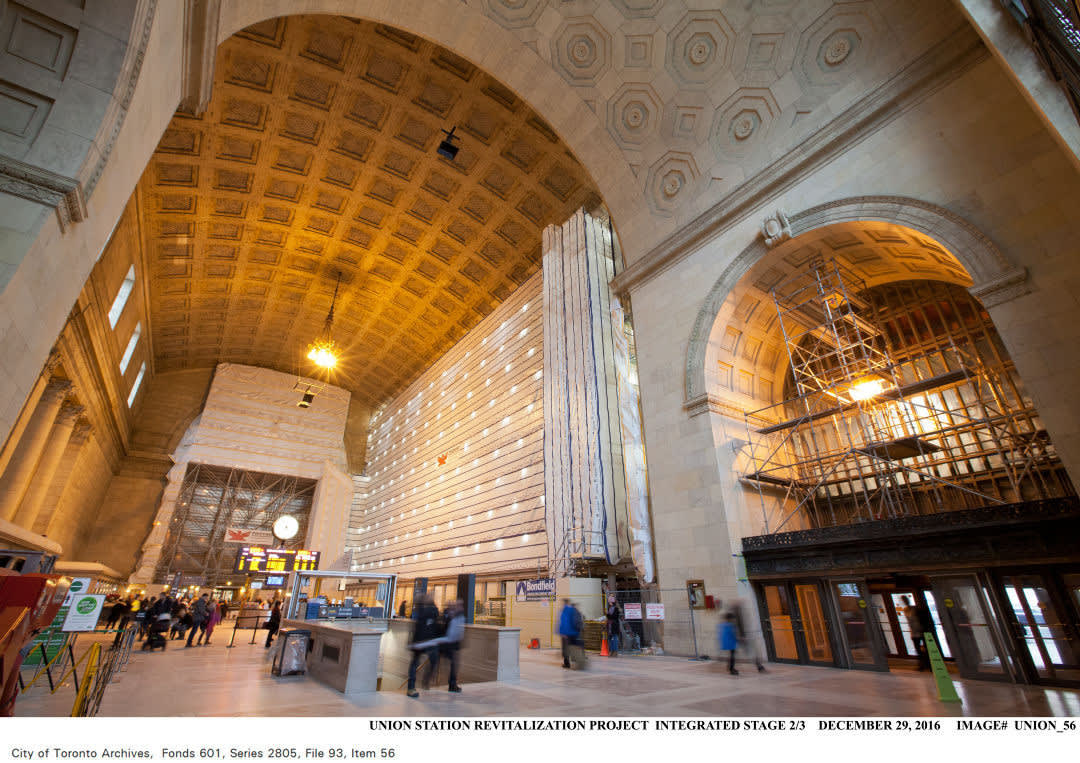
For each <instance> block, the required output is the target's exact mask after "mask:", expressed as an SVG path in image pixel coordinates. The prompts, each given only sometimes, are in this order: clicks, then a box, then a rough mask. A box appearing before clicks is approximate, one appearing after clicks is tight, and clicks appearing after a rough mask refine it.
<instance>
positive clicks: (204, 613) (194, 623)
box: [184, 593, 210, 647]
mask: <svg viewBox="0 0 1080 763" xmlns="http://www.w3.org/2000/svg"><path fill="white" fill-rule="evenodd" d="M209 599H210V595H209V594H205V593H204V594H203V595H202V596H200V597H199V598H198V599H196V600H195V603H194V604H192V605H191V630H190V631H188V637H187V643H186V644H184V646H185V647H189V646H192V643H191V642H192V640H194V638H195V631H199V643H200V644H201V643H202V637H203V634H204V633H206V618H208V617H209V616H210V602H209Z"/></svg>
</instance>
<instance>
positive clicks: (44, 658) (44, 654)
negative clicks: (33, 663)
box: [38, 644, 56, 691]
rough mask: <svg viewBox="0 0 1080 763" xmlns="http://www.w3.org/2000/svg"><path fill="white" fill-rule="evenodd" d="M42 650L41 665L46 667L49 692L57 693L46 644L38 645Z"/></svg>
mask: <svg viewBox="0 0 1080 763" xmlns="http://www.w3.org/2000/svg"><path fill="white" fill-rule="evenodd" d="M38 646H39V647H40V648H41V663H42V664H43V665H44V666H45V675H46V676H47V677H48V679H49V691H56V689H55V688H54V687H53V680H52V671H51V670H50V669H49V653H48V652H46V651H45V645H44V644H38Z"/></svg>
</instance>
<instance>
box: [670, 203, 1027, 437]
mask: <svg viewBox="0 0 1080 763" xmlns="http://www.w3.org/2000/svg"><path fill="white" fill-rule="evenodd" d="M868 221H873V222H884V223H895V224H897V225H903V226H905V227H908V228H911V229H913V230H915V231H918V232H919V233H923V234H925V235H926V236H929V237H930V238H933V239H934V240H935V241H937V242H938V243H940V244H941V245H942V246H943V247H944V248H945V249H947V250H948V251H949V252H950V253H951V254H952V255H953V256H954V257H956V259H957V260H959V262H960V264H962V265H963V266H964V268H965V269H966V270H967V272H968V274H969V275H970V276H971V280H972V282H973V286H971V288H970V289H969V291H971V293H972V294H973V295H974V296H975V297H977V298H978V299H979V300H981V301H982V303H983V304H984V305H986V306H987V307H992V306H994V305H997V304H1000V303H1002V302H1005V301H1008V300H1009V299H1012V298H1014V297H1017V296H1019V295H1021V294H1023V293H1025V292H1026V290H1027V285H1026V282H1027V273H1026V271H1025V270H1024V269H1023V268H1018V267H1017V266H1016V265H1014V264H1013V263H1012V262H1011V261H1010V260H1009V259H1008V258H1007V257H1006V256H1005V255H1004V254H1003V253H1002V252H1001V250H1000V249H998V248H997V246H996V245H995V244H994V242H993V241H991V240H990V239H989V238H988V237H986V236H985V235H984V234H983V233H982V232H980V231H979V230H978V229H977V228H976V227H975V226H973V225H972V224H971V223H969V222H968V221H967V220H965V219H964V218H962V217H960V216H959V215H957V214H954V213H953V212H950V211H949V210H947V209H945V208H944V207H940V206H938V205H936V204H931V203H929V202H924V201H919V200H917V199H911V198H906V197H902V196H859V197H855V198H849V199H840V200H837V201H831V202H828V203H825V204H820V205H818V206H815V207H811V208H809V209H806V210H803V211H802V212H798V213H796V214H793V215H790V216H789V215H785V214H784V213H782V212H776V213H774V215H773V216H771V217H769V218H767V219H766V220H765V222H763V223H762V230H761V235H759V236H758V237H757V238H756V239H755V240H754V242H753V243H751V244H750V245H749V246H747V247H746V248H745V249H743V250H742V251H741V252H739V254H738V255H737V256H736V257H735V258H734V259H733V260H732V261H731V262H730V263H729V264H728V265H727V267H726V268H724V271H723V273H721V275H720V277H719V278H718V279H717V280H716V283H715V284H713V287H712V289H711V290H710V291H709V295H708V297H706V299H705V302H704V303H703V304H702V306H701V309H700V310H699V311H698V314H697V318H696V320H695V321H694V327H693V330H692V331H691V334H690V342H689V346H688V348H687V353H686V367H685V377H684V379H685V397H684V402H683V407H684V408H685V409H686V410H687V411H688V412H689V413H690V414H691V415H696V414H698V413H704V412H706V411H707V410H708V409H709V399H708V390H707V379H706V368H705V366H706V354H707V349H708V344H709V336H710V334H711V333H712V328H713V324H714V323H715V322H716V319H717V316H718V315H719V313H720V310H721V307H722V306H723V304H724V300H725V299H726V298H727V296H728V294H729V292H731V290H732V289H734V288H735V286H736V284H738V282H739V280H740V279H741V278H742V277H743V276H744V275H745V274H746V273H747V272H748V271H749V270H750V269H751V268H752V267H753V266H754V265H755V264H756V263H757V262H758V261H759V260H760V259H761V258H762V257H764V256H765V255H766V254H767V253H768V251H769V249H770V248H772V246H775V245H776V244H777V243H779V242H780V241H782V240H787V239H789V238H796V237H798V236H800V235H802V234H804V233H808V232H810V231H813V230H816V229H819V228H824V227H826V226H829V225H834V224H837V223H852V222H868Z"/></svg>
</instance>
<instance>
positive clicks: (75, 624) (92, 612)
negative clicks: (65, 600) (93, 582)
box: [64, 593, 105, 633]
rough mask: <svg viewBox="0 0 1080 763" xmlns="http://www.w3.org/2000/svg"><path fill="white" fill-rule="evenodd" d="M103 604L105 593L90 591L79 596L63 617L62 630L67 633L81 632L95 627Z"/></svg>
mask: <svg viewBox="0 0 1080 763" xmlns="http://www.w3.org/2000/svg"><path fill="white" fill-rule="evenodd" d="M104 604H105V594H103V593H91V594H87V595H85V596H79V597H77V598H76V600H75V604H74V606H72V607H71V609H69V610H68V613H67V617H65V618H64V630H65V631H66V632H68V633H71V632H76V633H81V632H85V631H92V630H94V629H95V628H97V621H98V618H99V617H101V607H102V605H104Z"/></svg>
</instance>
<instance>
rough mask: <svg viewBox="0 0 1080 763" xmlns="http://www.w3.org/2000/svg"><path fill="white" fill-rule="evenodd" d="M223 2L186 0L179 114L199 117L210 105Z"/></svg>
mask: <svg viewBox="0 0 1080 763" xmlns="http://www.w3.org/2000/svg"><path fill="white" fill-rule="evenodd" d="M220 16H221V0H185V3H184V43H183V54H184V63H183V67H184V68H183V72H182V76H183V80H182V82H181V84H180V106H179V108H178V111H181V112H183V113H185V114H190V115H192V116H196V117H197V116H199V115H200V114H202V113H203V112H204V111H206V107H207V106H208V105H209V103H210V92H211V89H212V87H213V84H214V60H215V58H216V56H217V36H218V21H219V19H220Z"/></svg>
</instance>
